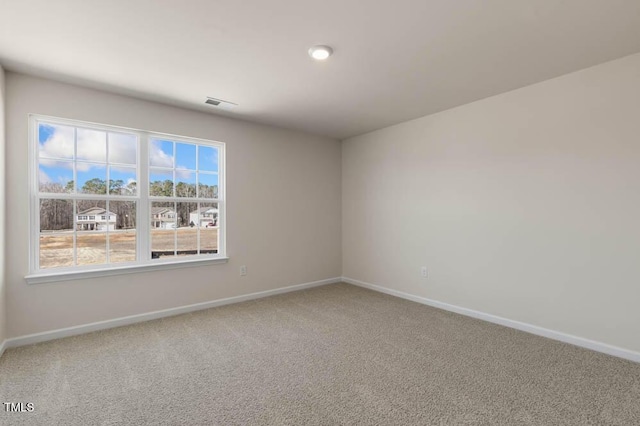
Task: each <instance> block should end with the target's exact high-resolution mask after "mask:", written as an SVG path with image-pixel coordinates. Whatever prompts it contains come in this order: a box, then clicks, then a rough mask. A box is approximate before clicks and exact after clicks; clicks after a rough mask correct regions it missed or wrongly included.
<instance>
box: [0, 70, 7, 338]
mask: <svg viewBox="0 0 640 426" xmlns="http://www.w3.org/2000/svg"><path fill="white" fill-rule="evenodd" d="M4 117H5V84H4V70H3V69H2V67H0V345H2V342H4V340H5V339H6V338H7V301H6V295H7V291H6V284H5V283H6V270H5V266H6V261H5V247H6V239H5V225H6V223H5V220H6V219H5V218H6V217H7V216H6V214H5V205H6V204H5V158H4V157H5V120H4Z"/></svg>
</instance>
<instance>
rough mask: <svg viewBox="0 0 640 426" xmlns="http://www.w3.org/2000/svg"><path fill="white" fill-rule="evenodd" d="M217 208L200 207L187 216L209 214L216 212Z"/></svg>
mask: <svg viewBox="0 0 640 426" xmlns="http://www.w3.org/2000/svg"><path fill="white" fill-rule="evenodd" d="M217 211H218V208H217V207H200V208H199V209H197V210H194V211H192V212H191V213H189V214H194V213H210V212H217Z"/></svg>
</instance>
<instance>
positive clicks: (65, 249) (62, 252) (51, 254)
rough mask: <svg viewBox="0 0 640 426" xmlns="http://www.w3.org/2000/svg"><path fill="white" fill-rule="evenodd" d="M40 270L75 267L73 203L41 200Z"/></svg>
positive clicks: (70, 201)
mask: <svg viewBox="0 0 640 426" xmlns="http://www.w3.org/2000/svg"><path fill="white" fill-rule="evenodd" d="M39 240H40V241H39V242H40V247H39V249H40V250H39V251H40V258H39V261H40V268H44V269H48V268H59V267H63V266H73V201H72V200H56V199H51V200H40V238H39Z"/></svg>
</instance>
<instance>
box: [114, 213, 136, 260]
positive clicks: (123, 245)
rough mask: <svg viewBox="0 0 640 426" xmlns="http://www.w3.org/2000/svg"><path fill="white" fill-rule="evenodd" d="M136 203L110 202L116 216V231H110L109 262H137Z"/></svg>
mask: <svg viewBox="0 0 640 426" xmlns="http://www.w3.org/2000/svg"><path fill="white" fill-rule="evenodd" d="M136 207H137V205H136V202H135V201H109V211H111V212H112V213H113V214H114V215H115V231H113V232H112V231H109V262H110V263H119V262H133V261H135V260H136V235H137V234H136Z"/></svg>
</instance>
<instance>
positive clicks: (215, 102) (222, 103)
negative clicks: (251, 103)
mask: <svg viewBox="0 0 640 426" xmlns="http://www.w3.org/2000/svg"><path fill="white" fill-rule="evenodd" d="M204 103H205V104H209V105H213V106H217V107H220V108H233V107H235V106H238V104H234V103H233V102H229V101H225V100H222V99H216V98H210V97H207V100H206V101H204Z"/></svg>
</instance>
